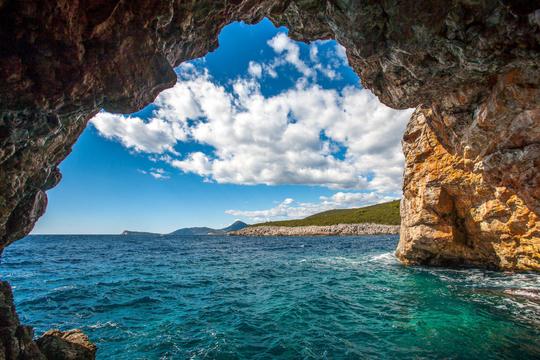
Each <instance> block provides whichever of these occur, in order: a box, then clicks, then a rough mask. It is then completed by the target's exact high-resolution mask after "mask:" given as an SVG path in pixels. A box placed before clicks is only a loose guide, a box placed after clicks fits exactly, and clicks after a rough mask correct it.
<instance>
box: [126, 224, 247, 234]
mask: <svg viewBox="0 0 540 360" xmlns="http://www.w3.org/2000/svg"><path fill="white" fill-rule="evenodd" d="M245 227H248V224H246V223H245V222H242V221H235V222H234V223H232V224H231V225H229V226H227V227H224V228H223V229H212V228H209V227H189V228H181V229H178V230H175V231H173V232H171V233H169V234H156V233H150V232H144V231H129V230H125V231H124V232H122V235H129V236H160V235H184V236H185V235H226V234H227V233H228V232H229V231H238V230H242V229H243V228H245Z"/></svg>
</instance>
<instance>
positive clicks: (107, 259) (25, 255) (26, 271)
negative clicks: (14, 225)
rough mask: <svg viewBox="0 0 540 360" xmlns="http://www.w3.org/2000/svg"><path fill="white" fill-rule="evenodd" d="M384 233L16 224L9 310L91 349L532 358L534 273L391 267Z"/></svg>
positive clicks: (129, 354) (7, 272) (151, 353)
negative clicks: (91, 232) (205, 233)
mask: <svg viewBox="0 0 540 360" xmlns="http://www.w3.org/2000/svg"><path fill="white" fill-rule="evenodd" d="M397 241H398V238H397V236H363V237H290V238H289V237H279V238H271V237H268V238H257V237H218V236H215V237H145V236H135V237H130V236H30V237H27V238H25V239H23V240H21V241H19V242H17V243H15V244H14V245H12V246H10V247H9V248H8V249H6V251H5V252H4V254H3V255H2V259H1V264H0V276H1V277H2V279H4V280H8V281H10V282H11V284H12V286H13V289H14V294H15V300H16V305H17V309H18V312H19V315H20V317H21V321H22V322H23V323H25V324H29V325H32V326H34V327H35V329H36V334H37V335H39V334H41V333H42V332H44V331H46V330H48V329H51V328H60V329H62V330H68V329H72V328H81V329H82V330H83V331H84V332H85V333H86V334H88V335H89V337H90V338H91V340H92V341H94V342H95V343H96V344H97V346H98V348H99V350H98V356H97V357H98V359H130V360H132V359H432V358H437V359H441V358H445V359H535V358H536V359H540V298H539V293H538V291H539V290H540V276H539V275H536V274H532V273H519V274H511V273H498V272H489V271H480V270H449V269H429V268H416V267H404V266H402V265H400V264H399V263H398V262H397V260H396V259H395V257H394V256H393V250H394V249H395V247H396V244H397Z"/></svg>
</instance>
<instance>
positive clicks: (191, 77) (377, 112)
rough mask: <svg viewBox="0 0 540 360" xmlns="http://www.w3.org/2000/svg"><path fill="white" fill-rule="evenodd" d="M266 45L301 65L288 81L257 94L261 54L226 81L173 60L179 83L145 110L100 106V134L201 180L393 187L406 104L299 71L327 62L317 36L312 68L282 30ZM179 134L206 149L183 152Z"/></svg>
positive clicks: (384, 190) (395, 190)
mask: <svg viewBox="0 0 540 360" xmlns="http://www.w3.org/2000/svg"><path fill="white" fill-rule="evenodd" d="M268 44H269V46H271V47H272V48H273V49H274V51H275V52H276V54H277V59H274V61H271V62H270V64H277V63H279V62H280V61H285V62H287V63H291V64H293V65H294V66H295V67H296V68H297V69H298V70H299V71H300V72H301V73H302V74H303V76H301V77H300V78H299V79H298V81H297V82H296V84H295V86H293V87H292V88H289V89H286V90H285V91H282V92H281V93H278V94H276V95H273V96H266V95H264V94H263V92H262V91H261V86H262V85H261V84H263V80H264V77H265V76H273V75H272V73H271V72H270V70H272V71H275V69H276V68H275V67H272V66H273V65H269V64H268V63H257V62H253V61H251V62H250V63H249V66H248V68H247V72H246V76H245V77H238V78H236V79H233V80H232V81H230V82H229V83H227V84H226V85H221V84H219V83H218V82H216V81H215V80H214V79H213V78H212V77H211V76H210V74H209V73H208V71H207V70H206V69H204V68H203V69H200V68H199V69H198V68H196V67H195V66H193V65H191V64H187V65H182V66H180V67H179V68H178V69H177V72H178V77H179V79H178V82H177V83H176V85H175V86H174V87H173V88H171V89H168V90H165V91H164V92H162V93H161V94H160V95H159V96H158V98H157V99H156V101H155V103H154V104H155V110H153V112H152V114H151V116H150V117H149V118H148V119H142V118H139V117H135V116H133V117H129V116H122V115H115V114H109V113H104V112H102V113H99V114H98V115H96V117H94V119H92V120H91V123H92V124H93V125H94V126H95V127H96V129H97V130H98V131H99V133H100V134H102V135H103V136H104V137H106V138H109V139H113V140H115V141H118V142H120V143H121V144H122V145H123V146H125V147H127V148H130V149H134V150H135V151H138V152H144V153H148V154H150V155H149V157H150V159H151V160H152V161H154V162H156V163H166V164H168V165H170V166H172V167H174V168H176V169H179V170H181V171H182V172H185V173H193V174H197V175H199V176H201V177H203V178H204V179H205V180H206V181H215V182H218V183H232V184H244V185H253V184H267V185H280V184H302V185H318V186H324V187H328V188H333V189H350V190H352V189H356V190H364V191H371V192H375V193H377V194H393V195H396V194H398V195H399V193H400V191H401V177H402V171H403V155H402V153H401V146H400V139H401V136H402V133H403V131H404V128H405V125H406V123H407V121H408V118H409V117H410V114H411V113H412V109H409V110H393V109H390V108H388V107H387V106H385V105H383V104H382V103H380V102H379V101H378V99H377V98H376V97H375V96H374V95H373V94H372V93H371V92H370V91H368V90H365V89H361V88H358V87H352V86H351V87H345V88H343V89H341V90H336V89H325V88H322V87H321V86H320V85H318V84H317V83H316V82H315V81H314V80H315V79H314V77H313V76H312V77H311V78H309V79H308V78H306V77H305V76H304V75H306V74H314V73H316V72H317V71H318V72H323V71H324V70H325V69H327V70H328V69H330V70H332V69H334V68H332V66H329V65H324V66H323V65H322V64H321V63H320V61H319V58H320V57H322V56H324V54H323V52H319V50H318V47H317V46H318V45H317V44H312V45H310V51H309V57H310V59H309V60H310V61H311V65H312V67H311V68H308V67H307V65H306V62H304V61H303V60H301V59H300V50H299V46H298V45H297V44H295V43H294V42H293V41H292V40H290V39H289V38H288V37H287V36H286V35H285V34H283V33H281V34H278V35H276V36H275V37H274V38H272V39H271V40H270V41H269V42H268ZM340 49H342V47H340V46H337V47H336V48H335V49H332V50H331V51H333V52H335V54H338V53H339V52H340V51H343V54H342V55H337V56H338V57H339V56H343V57H344V56H345V55H344V50H340ZM335 54H334V55H335ZM342 60H343V61H346V58H345V57H344V58H343V59H342ZM306 61H308V60H306ZM319 65H320V66H319ZM305 68H307V69H308V71H306V69H305ZM327 76H328V77H331V76H332V75H328V74H327ZM179 143H195V144H198V145H202V147H203V149H201V150H198V151H195V152H188V153H185V154H180V153H179V152H178V151H177V149H176V148H178V146H177V145H178V144H179ZM175 147H176V148H175ZM377 196H382V195H377ZM322 201H329V200H328V199H326V200H322Z"/></svg>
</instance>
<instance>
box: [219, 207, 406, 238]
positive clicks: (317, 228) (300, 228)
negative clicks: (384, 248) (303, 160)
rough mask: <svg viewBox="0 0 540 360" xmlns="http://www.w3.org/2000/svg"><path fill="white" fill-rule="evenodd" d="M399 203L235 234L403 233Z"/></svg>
mask: <svg viewBox="0 0 540 360" xmlns="http://www.w3.org/2000/svg"><path fill="white" fill-rule="evenodd" d="M399 202H400V201H399V200H394V201H390V202H387V203H382V204H377V205H372V206H366V207H362V208H355V209H336V210H329V211H324V212H321V213H318V214H314V215H311V216H308V217H306V218H304V219H299V220H285V221H271V222H265V223H259V224H254V225H250V226H248V227H245V228H244V229H241V230H237V231H232V232H230V233H229V234H230V235H237V236H310V235H376V234H398V233H399V227H400V226H399V224H400V216H399Z"/></svg>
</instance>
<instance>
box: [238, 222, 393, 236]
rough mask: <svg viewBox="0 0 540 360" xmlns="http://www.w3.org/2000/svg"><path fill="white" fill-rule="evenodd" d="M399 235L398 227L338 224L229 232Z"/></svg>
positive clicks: (262, 234) (283, 234)
mask: <svg viewBox="0 0 540 360" xmlns="http://www.w3.org/2000/svg"><path fill="white" fill-rule="evenodd" d="M378 234H399V225H381V224H371V223H366V224H338V225H327V226H315V225H310V226H294V227H292V226H250V227H247V228H244V229H242V230H239V231H231V232H229V235H236V236H312V235H378Z"/></svg>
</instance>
